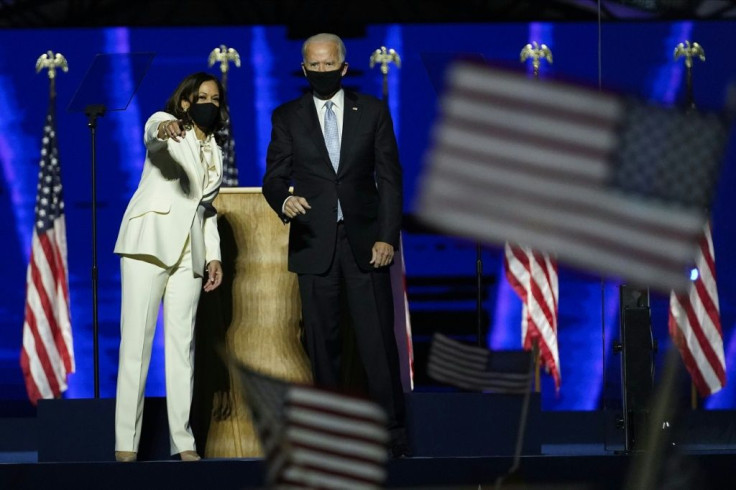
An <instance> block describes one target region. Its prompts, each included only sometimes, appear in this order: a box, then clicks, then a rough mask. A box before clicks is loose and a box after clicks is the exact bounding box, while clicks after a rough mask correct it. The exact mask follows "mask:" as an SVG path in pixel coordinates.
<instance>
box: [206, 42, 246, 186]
mask: <svg viewBox="0 0 736 490" xmlns="http://www.w3.org/2000/svg"><path fill="white" fill-rule="evenodd" d="M230 62H232V63H233V64H234V65H235V66H236V67H237V68H240V54H239V53H238V52H237V51H236V50H235V49H234V48H228V47H227V46H225V45H224V44H221V45H220V46H219V47H217V48H215V49H213V50H212V51H211V52H210V55H209V57H208V59H207V64H208V66H210V67H212V66H213V65H214V64H215V63H219V64H220V73H221V74H222V76H221V77H220V79H221V82H222V87H223V88H224V89H225V91H226V92H227V74H228V72H229V71H230ZM216 136H217V140H218V141H217V143H218V145H220V149H221V150H222V167H223V168H222V186H223V187H237V186H238V168H237V166H236V165H235V141H234V140H233V136H232V131H231V125H230V119H228V120H227V121H225V124H224V127H222V128H221V129H220V130H218V131H217V134H216Z"/></svg>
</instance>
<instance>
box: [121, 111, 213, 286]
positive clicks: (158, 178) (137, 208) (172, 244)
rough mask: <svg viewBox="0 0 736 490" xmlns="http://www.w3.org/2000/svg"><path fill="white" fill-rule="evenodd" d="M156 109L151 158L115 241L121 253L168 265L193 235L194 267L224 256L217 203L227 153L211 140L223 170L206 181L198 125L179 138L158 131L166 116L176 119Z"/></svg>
mask: <svg viewBox="0 0 736 490" xmlns="http://www.w3.org/2000/svg"><path fill="white" fill-rule="evenodd" d="M175 119H176V118H175V117H174V116H172V115H171V114H168V113H166V112H156V113H155V114H153V115H152V116H151V117H150V118H149V119H148V121H147V122H146V127H145V134H144V141H145V144H146V150H147V151H146V162H145V164H144V166H143V174H142V176H141V181H140V183H139V184H138V189H137V190H136V191H135V193H134V194H133V197H132V198H131V199H130V202H129V203H128V208H127V209H126V210H125V214H124V215H123V221H122V223H121V225H120V232H119V233H118V239H117V242H116V243H115V253H116V254H119V255H146V256H151V257H154V258H156V259H157V260H158V261H160V262H161V263H162V264H163V265H165V266H166V267H170V266H172V265H174V264H176V262H177V261H178V260H179V257H180V256H181V252H182V250H183V248H184V244H185V243H186V240H187V237H190V239H191V249H192V270H193V271H194V272H195V274H197V275H202V274H203V272H204V267H205V265H206V264H207V263H209V262H210V261H212V260H221V258H220V236H219V234H218V232H217V215H216V213H215V212H214V208H213V207H212V205H211V203H212V201H213V200H214V198H215V197H216V196H217V193H218V191H219V189H220V184H221V183H222V153H221V151H220V148H219V147H218V146H217V144H216V143H215V141H214V138H213V139H212V141H211V144H212V145H213V148H212V164H213V165H214V167H215V172H216V175H217V178H216V179H213V180H214V181H213V182H209V183H208V184H207V186H206V188H203V187H204V183H205V182H206V180H205V179H207V168H206V166H205V165H204V164H203V163H201V161H200V143H199V140H197V137H196V136H195V134H194V130H189V131H187V133H186V135H185V137H184V138H183V139H181V140H180V141H179V142H175V141H173V140H171V139H167V140H160V139H158V137H157V133H158V126H159V124H160V123H161V122H163V121H167V120H171V121H173V120H175Z"/></svg>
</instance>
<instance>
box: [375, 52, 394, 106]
mask: <svg viewBox="0 0 736 490" xmlns="http://www.w3.org/2000/svg"><path fill="white" fill-rule="evenodd" d="M391 63H394V64H395V65H396V68H401V57H400V56H399V53H397V52H396V51H395V50H394V49H386V46H381V47H380V48H378V49H377V50H375V51H374V52H373V54H371V62H370V67H371V68H373V67H374V66H376V65H381V73H383V100H384V101H388V65H390V64H391Z"/></svg>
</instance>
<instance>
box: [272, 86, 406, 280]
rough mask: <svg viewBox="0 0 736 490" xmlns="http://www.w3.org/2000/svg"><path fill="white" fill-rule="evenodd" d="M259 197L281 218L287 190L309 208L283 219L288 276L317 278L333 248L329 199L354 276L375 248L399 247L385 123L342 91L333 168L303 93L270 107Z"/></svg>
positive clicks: (389, 128)
mask: <svg viewBox="0 0 736 490" xmlns="http://www.w3.org/2000/svg"><path fill="white" fill-rule="evenodd" d="M266 165H267V167H266V174H265V175H264V177H263V195H264V196H265V197H266V200H267V201H268V203H269V205H270V206H271V207H272V208H273V209H274V210H275V211H276V213H278V215H279V217H281V219H282V220H283V221H284V222H285V223H286V222H288V221H289V219H288V218H287V217H286V216H284V215H283V214H282V213H281V207H282V205H283V203H284V200H285V199H286V198H287V196H289V186H290V185H293V186H294V195H297V196H302V197H304V198H306V199H307V201H308V202H309V204H310V205H311V206H312V209H311V210H308V211H307V214H306V215H299V216H297V217H295V218H294V219H293V220H291V229H290V231H289V270H290V271H292V272H296V273H305V274H320V273H322V272H325V271H326V270H327V268H328V267H329V265H330V261H331V259H332V255H333V252H334V248H335V233H336V228H337V227H336V226H335V222H336V220H337V199H338V197H339V198H340V205H341V206H342V211H343V216H344V220H345V223H344V224H345V231H346V232H347V236H348V240H349V242H350V246H351V248H352V249H353V253H354V255H355V259H356V261H357V263H358V265H359V266H360V268H361V269H364V270H370V269H372V268H373V267H372V266H371V265H370V264H369V262H370V259H371V248H372V247H373V244H374V243H375V242H376V241H381V242H387V243H390V244H391V245H393V246H394V248H395V249H397V248H398V246H399V232H400V229H401V214H402V181H401V166H400V164H399V156H398V149H397V146H396V137H395V136H394V130H393V123H392V121H391V116H390V114H389V112H388V109H387V108H386V106H385V104H384V103H383V102H381V101H380V100H378V99H376V98H375V97H371V96H368V95H362V94H356V93H353V92H348V91H345V108H344V113H343V126H342V139H341V145H340V167H339V169H338V172H337V175H336V174H335V171H334V170H333V168H332V164H331V163H330V157H329V154H328V153H327V147H326V146H325V141H324V136H323V135H322V130H321V128H320V125H319V119H318V118H317V111H316V109H315V106H314V100H313V98H312V94H311V93H307V94H305V95H304V96H302V97H300V98H298V99H296V100H293V101H291V102H287V103H286V104H283V105H281V106H280V107H278V108H277V109H276V110H275V111H274V112H273V115H272V132H271V143H270V144H269V147H268V155H267V157H266Z"/></svg>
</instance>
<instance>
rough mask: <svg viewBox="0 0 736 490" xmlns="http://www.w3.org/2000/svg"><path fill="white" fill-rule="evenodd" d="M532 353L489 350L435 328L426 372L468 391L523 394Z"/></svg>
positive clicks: (527, 379)
mask: <svg viewBox="0 0 736 490" xmlns="http://www.w3.org/2000/svg"><path fill="white" fill-rule="evenodd" d="M533 369H534V363H533V360H532V354H531V353H529V352H525V351H521V350H520V351H490V350H488V349H485V348H483V347H476V346H472V345H468V344H465V343H462V342H459V341H457V340H454V339H451V338H450V337H448V336H446V335H444V334H441V333H438V332H436V333H435V334H434V335H433V336H432V344H431V345H430V347H429V358H428V360H427V374H429V376H431V377H432V378H433V379H435V380H437V381H441V382H443V383H447V384H448V385H451V386H455V387H457V388H462V389H465V390H470V391H480V392H493V393H504V394H524V393H526V392H528V391H529V389H530V384H531V380H532V378H533V374H534V373H533Z"/></svg>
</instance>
